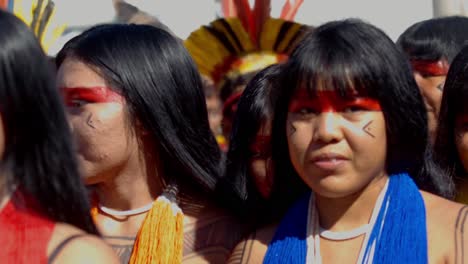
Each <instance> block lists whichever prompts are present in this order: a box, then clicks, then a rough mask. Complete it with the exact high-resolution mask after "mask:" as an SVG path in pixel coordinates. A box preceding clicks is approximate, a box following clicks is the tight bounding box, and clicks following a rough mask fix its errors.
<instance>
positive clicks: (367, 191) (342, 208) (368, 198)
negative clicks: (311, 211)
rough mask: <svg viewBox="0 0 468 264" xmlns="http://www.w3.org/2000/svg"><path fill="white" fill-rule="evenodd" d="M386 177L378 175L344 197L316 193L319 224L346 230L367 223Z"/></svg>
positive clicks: (335, 229)
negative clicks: (361, 187) (329, 196)
mask: <svg viewBox="0 0 468 264" xmlns="http://www.w3.org/2000/svg"><path fill="white" fill-rule="evenodd" d="M387 179H388V176H387V175H385V174H384V175H380V176H378V177H376V178H374V180H372V181H371V182H370V183H369V184H368V185H367V186H366V187H365V188H364V189H363V190H362V191H360V192H357V193H354V194H352V195H349V196H346V197H341V198H326V197H322V196H319V195H316V197H315V203H316V206H317V210H318V212H319V219H320V220H319V221H320V226H321V227H323V228H325V229H328V230H332V231H348V230H352V229H355V228H358V227H360V226H362V225H365V224H367V223H369V220H370V218H371V215H372V212H373V210H374V206H375V204H376V201H377V198H378V196H379V194H380V192H381V191H382V189H383V188H384V187H385V184H386V182H387Z"/></svg>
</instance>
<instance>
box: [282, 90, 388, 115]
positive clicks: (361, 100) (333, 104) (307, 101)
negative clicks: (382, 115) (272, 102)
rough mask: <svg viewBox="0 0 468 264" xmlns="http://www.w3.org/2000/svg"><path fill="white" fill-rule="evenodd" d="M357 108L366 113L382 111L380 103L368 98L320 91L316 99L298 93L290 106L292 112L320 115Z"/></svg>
mask: <svg viewBox="0 0 468 264" xmlns="http://www.w3.org/2000/svg"><path fill="white" fill-rule="evenodd" d="M350 107H356V108H360V109H362V110H365V111H382V108H381V106H380V103H379V102H378V101H377V100H375V99H372V98H368V97H353V98H343V97H341V96H339V95H338V94H337V93H336V92H335V91H320V92H318V93H317V96H316V97H312V98H311V97H310V96H306V95H305V94H304V93H303V92H300V93H297V94H296V95H295V96H294V98H293V100H292V101H291V104H290V106H289V111H290V112H297V111H300V110H301V109H303V108H309V109H310V110H312V111H314V112H318V113H322V112H343V111H345V110H346V108H350Z"/></svg>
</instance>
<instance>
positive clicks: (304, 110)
mask: <svg viewBox="0 0 468 264" xmlns="http://www.w3.org/2000/svg"><path fill="white" fill-rule="evenodd" d="M297 113H298V114H300V115H308V114H316V113H317V111H315V110H314V109H312V108H310V107H302V108H300V109H299V110H298V111H297Z"/></svg>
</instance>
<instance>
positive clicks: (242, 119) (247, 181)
mask: <svg viewBox="0 0 468 264" xmlns="http://www.w3.org/2000/svg"><path fill="white" fill-rule="evenodd" d="M280 67H281V66H280V65H279V64H274V65H271V66H268V67H267V68H265V69H263V70H262V71H260V72H259V73H258V74H257V75H255V76H254V77H253V79H252V80H251V81H250V82H249V83H248V84H247V87H246V88H245V90H244V92H243V93H242V96H241V98H240V101H239V104H238V106H237V112H236V115H235V117H234V123H233V130H232V132H231V138H230V145H229V151H228V154H227V162H226V170H225V178H226V180H228V181H229V184H231V186H232V188H233V189H234V190H235V191H236V196H237V197H239V198H240V200H241V201H242V204H243V208H241V209H243V210H244V211H245V212H247V211H248V210H247V209H248V207H249V206H250V205H254V204H255V203H254V202H252V203H251V202H250V201H251V200H258V199H261V197H260V194H259V192H258V191H257V187H256V186H255V182H254V180H253V176H252V175H250V172H249V163H250V160H251V158H252V153H251V150H250V145H251V144H252V143H253V141H254V140H255V138H256V135H257V132H258V130H259V129H260V127H261V126H262V124H264V123H265V122H267V121H269V120H270V121H271V120H272V118H273V112H274V101H273V98H272V96H271V93H272V92H273V90H274V84H275V81H276V77H277V75H278V74H279V70H280Z"/></svg>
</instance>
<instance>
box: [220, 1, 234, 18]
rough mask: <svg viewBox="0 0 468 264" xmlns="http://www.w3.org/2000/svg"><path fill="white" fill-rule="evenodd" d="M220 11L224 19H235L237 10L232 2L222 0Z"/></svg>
mask: <svg viewBox="0 0 468 264" xmlns="http://www.w3.org/2000/svg"><path fill="white" fill-rule="evenodd" d="M221 9H222V12H223V16H224V17H237V9H236V6H235V4H234V0H223V1H222V2H221Z"/></svg>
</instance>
